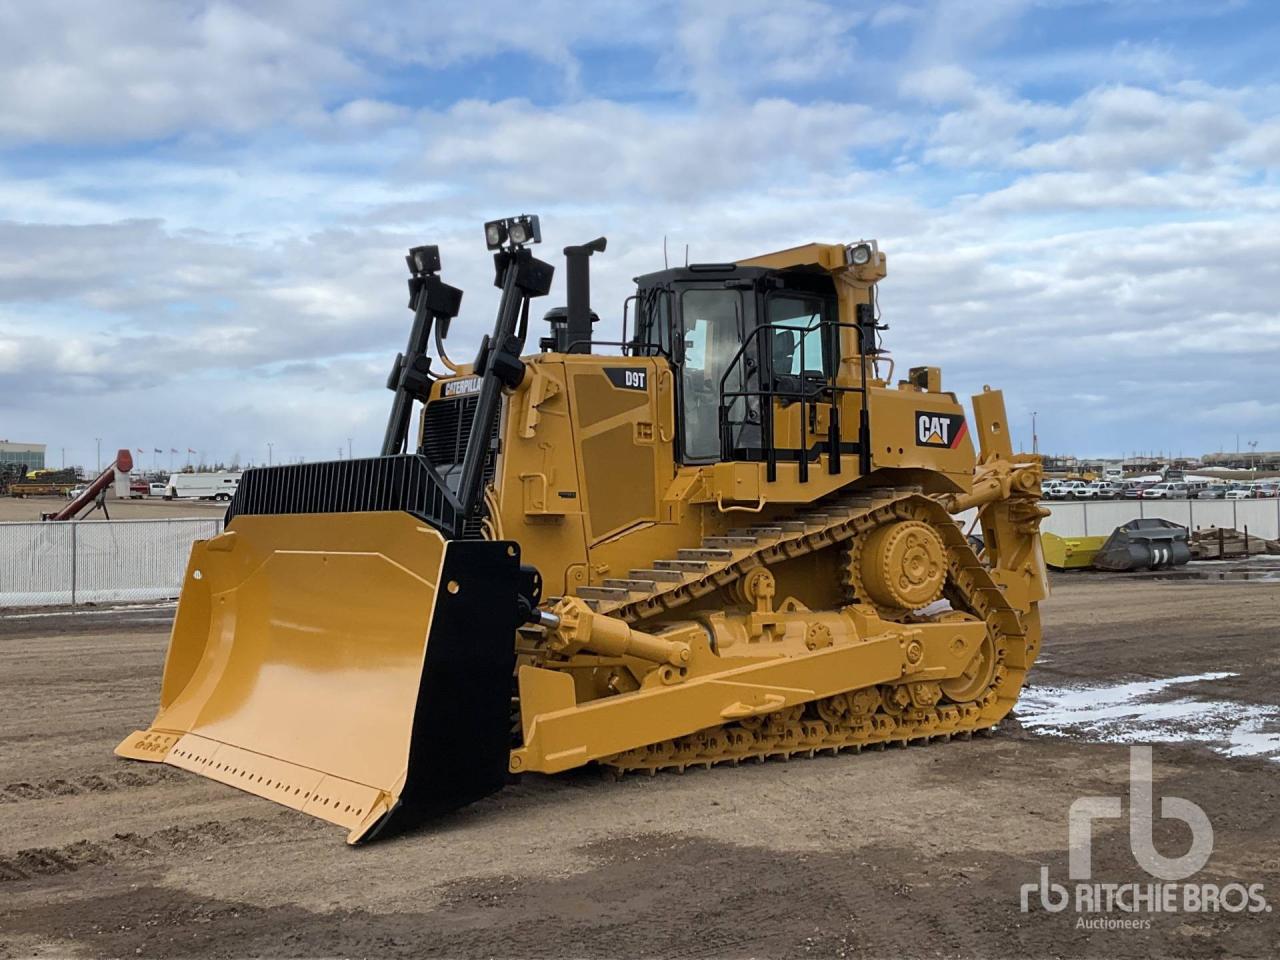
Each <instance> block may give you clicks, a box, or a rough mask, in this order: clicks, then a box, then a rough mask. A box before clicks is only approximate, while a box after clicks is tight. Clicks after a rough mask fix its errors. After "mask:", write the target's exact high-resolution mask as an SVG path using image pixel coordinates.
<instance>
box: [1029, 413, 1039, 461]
mask: <svg viewBox="0 0 1280 960" xmlns="http://www.w3.org/2000/svg"><path fill="white" fill-rule="evenodd" d="M1031 452H1032V453H1039V452H1040V439H1039V438H1038V437H1037V436H1036V411H1034V410H1032V411H1031Z"/></svg>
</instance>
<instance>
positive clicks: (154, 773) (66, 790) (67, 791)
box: [0, 764, 184, 804]
mask: <svg viewBox="0 0 1280 960" xmlns="http://www.w3.org/2000/svg"><path fill="white" fill-rule="evenodd" d="M183 779H184V778H183V776H182V774H181V773H180V772H179V771H178V770H175V769H174V768H173V767H167V766H163V765H161V764H154V765H152V766H148V767H140V768H139V769H137V770H119V771H115V772H112V773H107V774H97V773H94V774H89V775H87V776H84V777H76V778H74V779H65V778H62V777H55V778H53V779H50V780H39V781H34V782H33V781H30V780H18V781H15V782H14V783H6V784H4V785H3V786H0V804H6V803H23V802H25V801H28V800H51V799H53V798H55V797H73V796H77V795H80V794H85V793H110V792H112V791H115V790H124V789H129V788H132V787H153V786H156V785H157V784H169V783H180V782H182V780H183Z"/></svg>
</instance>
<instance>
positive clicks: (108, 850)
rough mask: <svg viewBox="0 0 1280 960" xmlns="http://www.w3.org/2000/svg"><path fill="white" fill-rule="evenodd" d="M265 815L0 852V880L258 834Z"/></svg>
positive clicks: (46, 874) (190, 849)
mask: <svg viewBox="0 0 1280 960" xmlns="http://www.w3.org/2000/svg"><path fill="white" fill-rule="evenodd" d="M267 823H268V821H267V820H264V819H262V818H259V817H241V818H239V819H237V820H226V821H223V820H207V821H204V822H202V823H196V824H191V825H186V826H173V827H165V828H164V829H163V830H160V831H158V832H156V833H153V834H150V835H147V836H143V835H141V834H137V833H117V834H114V835H113V836H112V837H111V838H110V839H108V840H77V841H75V842H74V843H69V844H64V845H63V846H60V847H29V848H27V849H24V850H19V851H17V852H16V853H12V854H0V883H6V882H13V881H18V880H31V879H34V878H36V877H55V876H59V875H60V874H64V873H74V872H75V871H77V870H81V869H83V868H84V867H94V866H101V865H103V864H106V863H115V862H120V861H139V860H146V859H148V858H150V857H157V856H163V855H164V854H166V853H170V852H182V853H184V854H186V853H189V852H193V851H199V850H207V849H210V848H213V847H219V846H223V845H226V844H229V843H236V842H239V841H247V840H261V839H262V836H263V830H264V825H265V824H267Z"/></svg>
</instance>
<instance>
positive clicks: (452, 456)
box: [421, 397, 479, 467]
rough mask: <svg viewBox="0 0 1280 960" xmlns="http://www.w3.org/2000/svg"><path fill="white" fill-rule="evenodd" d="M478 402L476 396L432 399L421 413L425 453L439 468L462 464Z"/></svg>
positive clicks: (423, 450) (423, 449)
mask: <svg viewBox="0 0 1280 960" xmlns="http://www.w3.org/2000/svg"><path fill="white" fill-rule="evenodd" d="M478 403H479V401H478V400H477V398H475V397H459V398H457V399H443V400H433V401H432V402H431V403H428V404H427V406H426V408H425V411H424V412H423V415H422V451H421V452H422V453H423V454H424V455H425V456H426V458H427V459H428V460H430V461H431V462H432V463H433V464H435V465H436V466H438V467H443V466H453V465H455V464H459V463H462V455H463V454H464V453H465V452H466V449H467V436H468V435H469V434H470V433H471V421H472V420H474V419H475V416H476V406H477V405H478Z"/></svg>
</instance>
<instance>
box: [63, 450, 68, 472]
mask: <svg viewBox="0 0 1280 960" xmlns="http://www.w3.org/2000/svg"><path fill="white" fill-rule="evenodd" d="M62 469H63V470H65V469H67V448H66V447H63V448H62Z"/></svg>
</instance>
